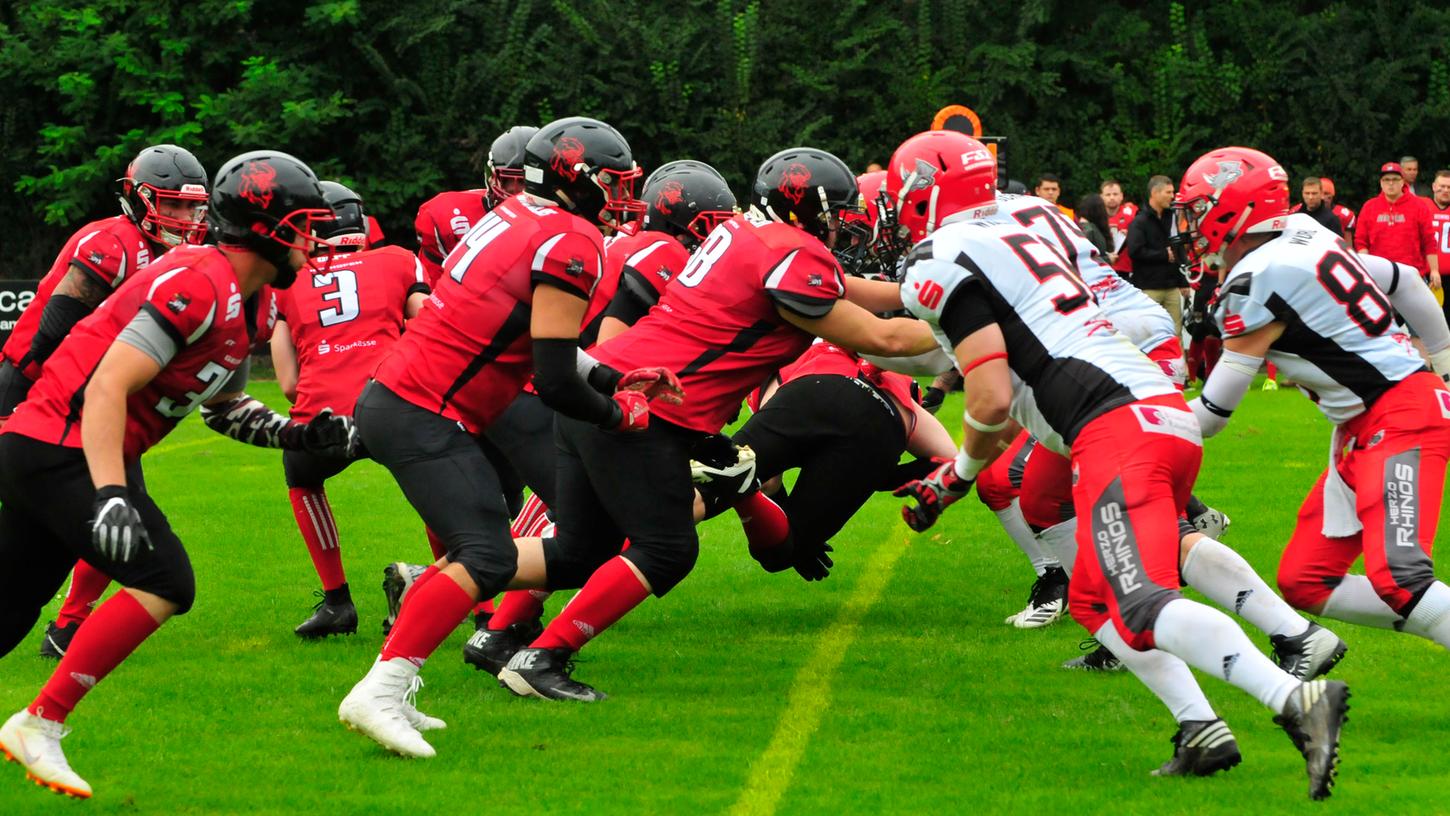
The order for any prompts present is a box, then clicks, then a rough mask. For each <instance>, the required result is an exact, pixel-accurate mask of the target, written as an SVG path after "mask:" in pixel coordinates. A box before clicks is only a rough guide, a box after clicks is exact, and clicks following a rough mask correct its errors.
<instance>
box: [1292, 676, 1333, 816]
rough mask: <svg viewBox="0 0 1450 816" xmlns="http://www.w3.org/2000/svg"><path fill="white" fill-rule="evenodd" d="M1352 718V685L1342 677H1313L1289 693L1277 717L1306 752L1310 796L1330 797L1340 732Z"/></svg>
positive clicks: (1302, 750)
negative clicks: (1350, 714) (1350, 694)
mask: <svg viewBox="0 0 1450 816" xmlns="http://www.w3.org/2000/svg"><path fill="white" fill-rule="evenodd" d="M1348 720H1349V686H1347V685H1345V684H1344V683H1343V682H1341V681H1339V680H1310V681H1309V682H1307V683H1301V684H1300V685H1299V687H1298V688H1296V689H1294V691H1293V692H1291V693H1290V694H1289V700H1288V702H1286V703H1285V704H1284V712H1283V713H1282V714H1280V715H1279V716H1277V717H1275V718H1274V722H1275V723H1276V724H1277V725H1279V726H1280V727H1282V728H1283V729H1284V731H1285V733H1287V734H1288V735H1289V739H1291V740H1293V741H1294V747H1296V748H1298V749H1299V753H1301V754H1303V755H1304V770H1305V772H1306V773H1307V774H1308V775H1309V798H1310V799H1316V800H1317V799H1328V798H1329V795H1330V794H1331V793H1332V792H1333V788H1334V777H1335V775H1336V774H1337V773H1338V772H1339V732H1340V731H1341V729H1343V728H1344V724H1345V722H1347V721H1348Z"/></svg>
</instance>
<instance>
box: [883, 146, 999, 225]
mask: <svg viewBox="0 0 1450 816" xmlns="http://www.w3.org/2000/svg"><path fill="white" fill-rule="evenodd" d="M886 194H887V197H888V198H889V199H890V201H891V202H892V204H893V205H894V208H895V210H896V218H897V219H898V220H899V221H900V227H899V233H900V234H901V236H902V237H909V238H910V239H911V240H912V242H916V241H920V240H922V239H923V238H925V237H926V236H928V235H930V234H931V233H932V232H934V231H935V230H936V229H937V228H938V227H940V226H941V224H942V221H944V220H946V219H947V218H948V217H950V216H954V215H959V214H961V213H967V217H968V218H985V217H986V216H988V215H991V214H992V213H994V212H996V211H997V159H996V158H995V157H993V156H992V151H990V150H988V149H987V146H986V145H984V144H982V143H981V142H979V141H977V140H976V139H973V138H972V137H970V136H968V135H966V134H964V133H957V132H956V131H952V130H929V131H927V132H925V133H918V134H916V135H915V136H912V137H911V138H910V139H907V140H906V141H904V142H902V143H901V147H898V148H896V152H895V153H893V154H892V156H891V164H890V166H889V167H888V168H887V170H886Z"/></svg>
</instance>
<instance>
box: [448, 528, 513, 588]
mask: <svg viewBox="0 0 1450 816" xmlns="http://www.w3.org/2000/svg"><path fill="white" fill-rule="evenodd" d="M448 560H450V561H452V562H453V563H455V564H461V565H462V566H463V568H464V569H465V570H467V571H468V577H469V578H472V579H473V582H474V583H475V584H477V585H478V589H479V591H480V593H481V595H480V597H483V598H492V597H493V596H495V595H497V594H498V593H500V592H502V591H503V590H504V588H505V587H507V586H508V584H509V581H512V580H513V579H514V575H515V574H517V573H518V571H519V551H518V550H517V549H516V548H515V547H514V544H513V539H512V538H510V539H508V542H507V544H505V543H504V542H493V541H489V540H482V539H474V540H469V541H466V542H464V543H463V544H461V545H459V546H456V547H454V546H450V547H449V549H448Z"/></svg>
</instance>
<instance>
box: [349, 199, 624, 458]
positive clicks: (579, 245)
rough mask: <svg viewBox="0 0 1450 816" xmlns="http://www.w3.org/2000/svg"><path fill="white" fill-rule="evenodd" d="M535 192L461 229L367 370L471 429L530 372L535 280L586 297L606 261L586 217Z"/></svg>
mask: <svg viewBox="0 0 1450 816" xmlns="http://www.w3.org/2000/svg"><path fill="white" fill-rule="evenodd" d="M536 201H537V199H535V200H533V201H531V200H530V199H529V198H528V197H527V196H525V195H522V194H521V195H517V196H514V197H513V198H510V199H508V200H506V201H504V202H503V203H502V204H499V205H498V206H497V207H495V208H494V209H493V210H492V211H491V212H490V213H489V214H488V215H486V216H484V218H483V220H482V221H480V222H479V223H478V225H477V226H475V227H474V228H473V229H472V230H471V231H470V232H469V233H468V235H466V236H464V238H463V241H462V242H461V243H460V244H459V245H458V246H457V247H456V249H455V251H454V252H452V253H451V254H450V255H449V256H448V259H447V261H446V262H445V263H444V265H443V269H444V272H445V273H446V274H444V275H442V276H441V277H439V278H438V283H437V285H436V286H435V287H434V290H433V294H432V295H430V296H429V298H428V300H427V302H426V303H424V305H423V311H422V312H420V313H419V314H418V316H417V317H415V318H413V320H412V321H411V322H409V324H408V331H407V332H406V333H405V334H404V335H403V337H402V339H400V340H399V341H398V342H396V343H394V344H393V347H392V349H390V350H389V352H388V353H387V355H386V356H384V358H383V361H382V363H381V364H380V365H379V366H378V370H377V373H376V374H375V375H374V377H375V378H376V379H377V381H378V382H380V383H382V384H383V385H385V386H387V387H388V389H389V390H390V391H392V392H393V393H395V394H397V395H398V396H400V397H402V398H403V399H405V400H407V401H409V402H411V403H413V404H414V405H417V406H419V407H420V408H426V409H428V410H430V411H436V412H437V413H439V414H441V415H442V416H444V417H447V418H448V419H452V420H455V421H458V422H462V423H463V426H464V427H465V428H467V429H468V431H469V432H470V433H474V434H477V433H479V432H480V431H482V430H483V429H484V428H486V427H488V424H489V423H490V422H492V421H493V420H494V418H495V417H497V416H498V415H499V414H500V413H501V412H502V411H503V409H505V408H507V407H508V405H509V403H510V402H512V401H513V399H514V397H516V396H518V394H519V391H520V390H521V389H522V388H523V385H524V383H525V382H527V381H528V379H529V377H530V376H531V375H532V374H533V370H534V352H533V346H532V339H531V338H530V336H529V319H530V314H531V311H532V306H533V302H534V284H536V283H547V284H549V285H550V286H556V287H558V288H560V289H563V290H565V291H568V292H571V293H574V294H577V295H578V296H579V297H581V298H584V299H585V300H588V299H589V294H590V292H592V291H593V289H594V284H595V283H596V282H597V281H598V280H599V274H600V269H601V268H602V267H603V264H604V257H603V256H604V237H603V236H601V235H600V234H599V230H598V229H596V228H595V227H594V225H592V224H590V223H589V222H588V221H585V220H584V219H582V218H580V217H579V216H577V215H574V214H572V213H569V212H566V211H565V210H562V209H559V208H558V207H556V206H554V205H553V204H549V203H547V202H539V203H535V202H536Z"/></svg>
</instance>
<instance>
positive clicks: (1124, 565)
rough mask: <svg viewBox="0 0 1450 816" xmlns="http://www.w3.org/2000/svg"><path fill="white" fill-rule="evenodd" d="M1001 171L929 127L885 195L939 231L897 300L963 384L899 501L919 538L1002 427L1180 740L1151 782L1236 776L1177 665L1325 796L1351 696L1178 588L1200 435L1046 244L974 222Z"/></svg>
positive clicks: (1084, 591)
mask: <svg viewBox="0 0 1450 816" xmlns="http://www.w3.org/2000/svg"><path fill="white" fill-rule="evenodd" d="M995 167H996V162H995V160H994V159H993V158H992V156H991V154H990V153H989V152H988V151H987V150H986V149H985V147H983V146H982V144H981V143H979V142H977V141H976V140H973V139H971V138H970V137H967V136H965V135H963V134H958V133H951V132H948V131H932V132H928V133H923V134H918V135H917V136H914V137H912V139H909V140H908V141H907V143H905V144H903V145H902V147H901V148H899V149H898V151H897V154H896V155H894V156H893V157H892V162H891V171H890V173H889V175H888V177H887V192H888V193H889V194H891V196H892V197H893V198H894V199H895V200H896V201H897V202H898V204H899V207H898V217H899V218H900V219H901V221H902V223H903V224H910V223H919V222H921V221H922V220H925V221H927V222H929V225H930V226H934V225H935V224H937V223H939V224H941V225H942V226H941V227H940V229H937V230H935V231H934V232H932V234H931V235H930V236H929V237H928V238H927V240H925V241H923V242H922V243H920V244H919V245H917V247H916V248H915V249H913V250H912V252H911V254H910V255H909V256H908V258H907V263H906V277H905V280H904V282H903V284H902V288H901V298H902V302H903V303H904V304H905V305H906V307H907V309H909V310H910V311H911V312H912V313H913V314H915V315H917V316H918V317H920V318H922V319H924V320H926V321H927V322H928V323H929V324H930V325H931V326H932V329H933V331H934V333H935V334H936V335H937V339H938V341H939V342H940V343H941V345H942V348H943V349H944V350H949V351H950V352H951V353H952V354H953V355H954V356H955V358H956V360H957V364H958V367H959V368H960V369H961V371H962V374H963V377H964V378H965V393H966V399H965V402H966V410H965V412H964V416H963V421H964V425H965V427H964V436H965V438H964V441H963V446H962V449H961V450H960V451H959V453H958V455H957V457H956V459H955V460H954V461H951V462H948V463H946V464H944V465H943V466H942V467H940V468H939V469H938V470H936V471H935V472H933V473H932V475H931V476H929V477H927V478H926V479H922V480H920V481H918V482H913V483H911V484H909V485H907V486H905V487H903V489H902V490H901V491H900V492H899V495H906V496H909V497H911V498H912V499H913V500H914V502H913V504H912V505H909V506H907V507H905V508H903V516H905V518H906V519H907V522H908V524H910V526H912V528H913V529H916V530H924V529H926V528H927V527H930V526H931V524H932V523H934V522H935V521H936V519H937V518H938V517H939V515H940V513H941V511H942V510H943V509H945V507H946V506H948V505H949V504H951V503H952V502H954V501H956V500H959V499H961V498H962V497H964V496H965V495H966V494H967V492H968V491H969V490H970V489H971V486H972V481H973V480H974V479H975V478H976V476H977V474H978V473H979V472H981V470H982V468H983V467H984V466H985V465H986V464H987V463H988V462H989V461H991V460H992V459H993V458H994V457H996V456H997V455H999V454H1000V452H1001V444H1000V443H1001V442H1003V441H1005V440H1004V439H1003V437H1004V434H1010V433H1015V430H1016V429H1015V427H1013V421H1014V420H1015V421H1016V422H1017V423H1020V424H1021V425H1022V426H1024V427H1026V428H1027V430H1029V431H1031V432H1032V433H1033V435H1034V436H1036V437H1037V439H1038V441H1039V444H1041V445H1044V446H1046V447H1048V448H1050V449H1053V450H1056V451H1058V452H1059V453H1062V454H1065V455H1070V456H1071V462H1072V470H1073V473H1074V476H1075V480H1074V481H1075V483H1074V485H1073V503H1074V506H1075V509H1076V512H1077V515H1078V516H1079V517H1080V518H1082V519H1083V520H1084V524H1083V525H1081V526H1080V528H1079V530H1078V550H1077V561H1076V565H1075V569H1074V574H1075V576H1076V577H1075V579H1074V580H1073V582H1072V589H1071V596H1070V599H1071V607H1072V615H1073V617H1074V619H1076V620H1077V621H1078V622H1079V623H1081V624H1083V625H1084V626H1085V627H1086V628H1087V629H1088V631H1089V632H1092V633H1093V634H1094V636H1096V637H1097V638H1098V639H1099V640H1100V641H1101V642H1103V643H1105V644H1107V645H1108V646H1109V648H1111V649H1112V650H1113V652H1114V653H1115V654H1117V655H1118V656H1119V657H1120V659H1122V660H1123V662H1124V663H1125V664H1126V665H1127V666H1128V668H1129V669H1130V670H1131V671H1132V672H1133V673H1134V674H1135V675H1137V676H1138V677H1140V678H1141V679H1143V680H1144V682H1145V684H1146V685H1148V686H1149V687H1150V688H1151V689H1152V690H1153V691H1154V692H1155V693H1157V694H1158V695H1159V697H1160V698H1161V699H1163V701H1164V702H1165V703H1166V704H1167V705H1168V706H1169V709H1170V710H1171V711H1173V713H1174V715H1175V717H1176V718H1177V719H1178V721H1179V724H1180V729H1179V732H1178V735H1177V737H1176V738H1175V746H1176V750H1175V753H1174V757H1173V759H1172V760H1170V761H1169V762H1168V763H1167V764H1166V765H1165V766H1164V767H1163V768H1161V769H1160V772H1162V773H1168V774H1183V773H1212V772H1214V771H1216V770H1219V769H1222V768H1227V767H1232V766H1233V765H1234V764H1236V763H1237V762H1238V760H1239V755H1238V749H1237V746H1236V744H1235V743H1234V740H1233V736H1232V734H1231V733H1230V732H1229V730H1228V727H1227V725H1225V724H1224V722H1223V721H1222V720H1221V719H1219V718H1218V717H1217V715H1216V714H1214V712H1213V709H1212V707H1211V706H1210V705H1209V704H1208V701H1207V700H1206V699H1205V698H1204V697H1203V693H1202V691H1201V690H1200V689H1199V688H1198V686H1197V683H1196V682H1195V681H1194V679H1193V676H1192V673H1191V672H1190V671H1189V668H1188V666H1189V665H1193V666H1195V667H1197V668H1198V669H1199V670H1201V671H1204V672H1207V673H1210V674H1213V675H1215V676H1218V677H1221V678H1223V679H1224V680H1226V681H1228V682H1230V683H1232V684H1233V685H1236V686H1238V687H1239V688H1241V689H1243V690H1244V691H1246V692H1248V693H1250V694H1251V695H1253V696H1254V697H1255V698H1256V699H1258V700H1259V701H1260V702H1261V703H1263V704H1264V705H1265V706H1267V707H1268V708H1270V709H1271V710H1273V711H1274V712H1275V713H1276V714H1277V716H1276V718H1275V721H1276V722H1277V723H1279V724H1280V725H1281V726H1283V728H1284V730H1285V731H1286V732H1287V733H1288V734H1289V736H1290V737H1291V738H1292V739H1293V741H1294V743H1295V745H1296V747H1298V748H1299V750H1300V751H1301V753H1302V754H1303V756H1304V757H1305V759H1306V769H1307V771H1308V775H1309V794H1310V796H1311V797H1312V798H1316V799H1318V798H1323V797H1325V796H1328V795H1329V793H1330V788H1331V786H1332V784H1333V780H1334V770H1335V767H1336V765H1337V762H1338V754H1339V732H1340V728H1341V726H1342V724H1343V721H1344V718H1345V714H1346V712H1347V710H1348V697H1349V690H1348V687H1347V686H1346V685H1345V684H1344V683H1342V682H1338V681H1324V680H1312V681H1308V682H1304V681H1300V680H1298V679H1297V678H1295V677H1294V676H1292V675H1290V674H1288V673H1287V672H1285V671H1283V670H1282V669H1280V668H1278V667H1277V666H1275V665H1274V664H1273V663H1272V662H1271V661H1270V660H1269V659H1268V658H1267V657H1265V656H1264V655H1262V654H1260V653H1259V652H1258V651H1257V650H1256V649H1255V648H1254V646H1253V644H1252V643H1251V642H1250V641H1249V639H1248V637H1247V636H1245V635H1244V633H1243V632H1242V631H1241V630H1240V629H1239V628H1238V626H1237V625H1236V624H1235V623H1234V622H1233V621H1232V620H1231V619H1230V618H1229V617H1228V616H1227V615H1225V614H1223V613H1222V612H1219V611H1218V610H1216V609H1213V608H1211V607H1208V606H1204V605H1202V604H1199V603H1196V602H1194V601H1190V600H1188V599H1186V598H1184V597H1183V596H1182V595H1181V594H1180V593H1179V592H1178V586H1179V583H1178V566H1179V534H1178V533H1179V528H1178V517H1179V513H1180V511H1181V508H1182V507H1183V506H1184V504H1185V503H1186V502H1187V500H1188V493H1189V490H1190V488H1191V487H1192V485H1193V480H1194V478H1195V477H1196V476H1197V472H1198V466H1199V463H1200V460H1201V457H1202V443H1201V437H1200V434H1199V431H1198V423H1197V422H1196V421H1194V418H1193V414H1192V413H1191V412H1190V411H1189V410H1188V406H1187V405H1186V404H1185V403H1184V401H1183V397H1182V395H1181V394H1180V393H1179V392H1178V390H1177V389H1176V388H1175V387H1174V386H1173V383H1172V382H1170V381H1169V380H1168V378H1167V377H1165V376H1164V375H1163V372H1162V371H1161V370H1159V368H1158V367H1157V366H1156V365H1154V364H1153V363H1152V362H1150V361H1149V360H1148V359H1147V358H1145V357H1144V356H1143V354H1142V353H1141V352H1140V351H1138V349H1137V348H1135V347H1134V346H1133V344H1132V343H1131V342H1130V341H1129V340H1128V339H1127V338H1125V337H1124V336H1123V335H1121V334H1119V333H1118V331H1117V330H1116V329H1115V328H1114V327H1113V324H1112V322H1111V321H1110V320H1109V319H1108V318H1107V316H1106V314H1105V313H1104V312H1103V311H1102V309H1101V308H1100V307H1099V306H1098V305H1097V303H1096V301H1094V300H1093V297H1092V295H1091V293H1090V292H1089V290H1088V288H1087V285H1086V284H1085V283H1083V281H1082V279H1081V278H1080V277H1078V275H1077V274H1076V273H1075V272H1074V271H1073V270H1072V268H1071V264H1070V263H1069V262H1068V260H1067V259H1066V258H1064V257H1063V256H1062V254H1061V253H1060V251H1059V250H1058V249H1056V248H1055V247H1053V246H1052V245H1051V244H1050V243H1048V242H1045V241H1043V240H1041V239H1040V238H1038V237H1036V236H1035V235H1033V234H1031V233H1030V232H1027V231H1026V230H1024V229H1022V228H1020V227H1018V226H1014V225H994V224H985V223H981V222H980V221H978V220H977V219H980V218H982V217H984V216H987V215H990V214H991V213H992V212H993V211H994V210H995V208H996V200H995V197H994V194H993V189H994V187H995V182H996V178H995V175H996V173H995Z"/></svg>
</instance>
